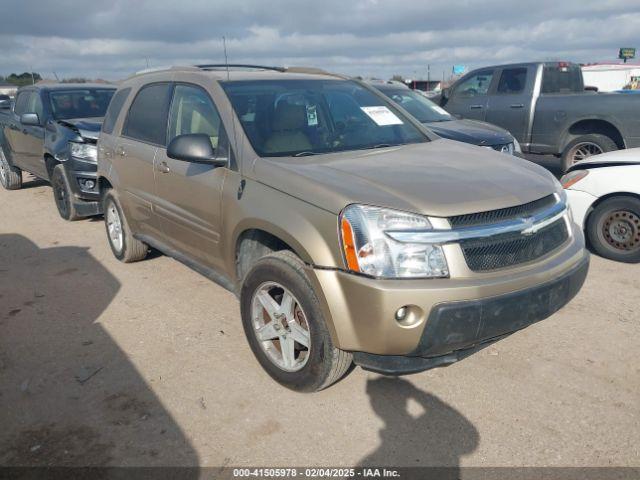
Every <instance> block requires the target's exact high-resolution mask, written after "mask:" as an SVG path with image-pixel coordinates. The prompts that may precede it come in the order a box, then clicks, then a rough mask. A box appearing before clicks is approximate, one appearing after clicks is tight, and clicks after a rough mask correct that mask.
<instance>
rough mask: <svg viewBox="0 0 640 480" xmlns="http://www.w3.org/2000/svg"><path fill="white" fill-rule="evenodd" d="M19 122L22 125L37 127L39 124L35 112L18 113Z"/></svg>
mask: <svg viewBox="0 0 640 480" xmlns="http://www.w3.org/2000/svg"><path fill="white" fill-rule="evenodd" d="M20 123H21V124H23V125H28V126H32V127H37V126H39V125H40V119H39V118H38V114H37V113H23V114H22V115H20Z"/></svg>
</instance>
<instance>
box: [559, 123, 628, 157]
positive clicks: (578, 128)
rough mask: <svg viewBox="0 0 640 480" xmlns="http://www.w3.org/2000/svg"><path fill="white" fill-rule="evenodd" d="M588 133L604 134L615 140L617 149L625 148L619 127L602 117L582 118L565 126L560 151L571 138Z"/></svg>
mask: <svg viewBox="0 0 640 480" xmlns="http://www.w3.org/2000/svg"><path fill="white" fill-rule="evenodd" d="M589 134H600V135H605V136H607V137H609V138H610V139H611V140H613V141H614V142H615V144H616V145H617V146H618V149H624V148H626V146H625V142H624V137H623V136H622V133H621V131H620V128H618V127H617V126H616V125H615V124H614V123H613V122H611V121H609V120H605V119H602V118H584V119H581V120H578V121H576V122H574V123H573V124H571V125H570V126H569V128H567V130H566V131H565V133H564V135H563V140H562V149H561V151H564V150H565V149H566V148H567V146H568V145H569V143H571V141H572V140H573V139H575V138H577V137H579V136H581V135H589Z"/></svg>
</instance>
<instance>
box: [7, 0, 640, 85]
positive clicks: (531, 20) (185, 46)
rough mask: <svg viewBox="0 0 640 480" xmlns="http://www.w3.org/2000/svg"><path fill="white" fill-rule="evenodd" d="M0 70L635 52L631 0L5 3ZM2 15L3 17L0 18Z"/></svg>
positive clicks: (99, 71)
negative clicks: (225, 56)
mask: <svg viewBox="0 0 640 480" xmlns="http://www.w3.org/2000/svg"><path fill="white" fill-rule="evenodd" d="M4 3H5V7H4V8H3V14H4V13H5V12H7V13H8V15H7V16H6V18H5V20H3V29H2V32H1V33H0V52H1V53H0V74H2V73H5V74H8V73H10V72H12V71H24V70H28V69H29V68H31V66H33V68H34V69H35V70H36V71H39V72H41V73H42V74H43V75H44V76H52V72H54V71H55V72H56V73H57V74H58V75H60V76H77V75H82V76H90V77H104V78H111V79H117V78H122V77H123V76H126V75H128V74H130V73H132V72H133V71H135V70H139V69H141V68H144V67H146V64H147V62H149V64H150V65H152V66H157V65H167V64H190V63H198V62H211V61H213V62H220V61H221V60H222V58H223V55H222V42H221V37H222V36H223V35H224V36H226V38H227V47H228V52H229V58H230V61H232V62H236V63H248V62H251V63H260V64H274V65H313V66H318V67H323V68H329V69H334V70H337V71H340V72H343V73H347V74H353V75H365V76H371V75H375V76H382V77H385V76H386V77H388V76H391V75H392V74H395V73H399V74H404V75H407V76H414V75H418V76H424V75H425V74H426V66H427V64H429V65H430V66H431V72H432V74H433V75H434V76H439V75H441V74H442V73H443V72H446V73H447V74H448V72H449V71H450V70H451V66H452V65H453V64H465V65H468V66H470V67H475V66H480V65H487V64H491V63H506V62H515V61H526V60H549V59H558V58H562V59H567V60H572V61H583V62H584V61H597V60H604V59H612V58H614V57H615V55H616V52H617V49H618V48H619V47H622V46H635V41H636V40H637V32H638V31H639V30H640V4H638V5H630V4H629V3H630V2H628V1H623V0H620V1H618V0H610V1H604V0H599V1H585V0H582V1H580V0H565V1H564V2H557V0H553V1H551V0H539V1H536V2H513V1H512V0H511V1H505V0H484V1H475V0H466V1H450V0H449V1H443V0H430V1H429V2H400V1H383V0H357V1H347V2H345V1H344V0H341V1H338V0H325V1H324V2H316V1H301V0H271V1H269V2H265V1H264V0H247V1H239V0H237V1H236V2H228V1H195V0H194V1H189V0H183V1H180V2H176V1H166V0H155V1H147V0H137V1H123V0H116V1H112V2H110V3H102V4H99V3H97V2H95V3H94V2H79V1H75V0H59V1H58V2H55V4H54V3H48V2H47V3H44V2H43V3H41V2H34V1H25V0H21V1H17V0H6V1H5V2H4ZM3 16H4V15H3Z"/></svg>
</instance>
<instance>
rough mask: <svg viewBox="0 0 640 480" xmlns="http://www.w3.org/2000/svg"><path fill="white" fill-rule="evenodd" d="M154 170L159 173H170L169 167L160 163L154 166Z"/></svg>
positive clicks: (164, 163)
mask: <svg viewBox="0 0 640 480" xmlns="http://www.w3.org/2000/svg"><path fill="white" fill-rule="evenodd" d="M156 170H157V171H159V172H160V173H169V172H170V171H171V169H170V168H169V165H167V162H160V163H159V164H158V165H157V166H156Z"/></svg>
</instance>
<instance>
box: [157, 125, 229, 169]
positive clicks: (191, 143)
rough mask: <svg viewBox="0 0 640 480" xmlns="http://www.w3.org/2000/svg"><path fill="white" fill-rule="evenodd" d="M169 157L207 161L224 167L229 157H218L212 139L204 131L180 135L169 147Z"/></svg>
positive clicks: (188, 160)
mask: <svg viewBox="0 0 640 480" xmlns="http://www.w3.org/2000/svg"><path fill="white" fill-rule="evenodd" d="M167 157H169V158H173V159H175V160H182V161H184V162H191V163H206V164H209V165H213V166H214V167H223V166H225V165H226V164H227V162H228V159H227V158H226V157H225V158H219V157H216V152H215V150H214V149H213V146H212V145H211V139H210V138H209V136H208V135H205V134H204V133H189V134H186V135H178V136H177V137H175V138H174V139H173V140H171V142H169V146H168V147H167Z"/></svg>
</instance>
